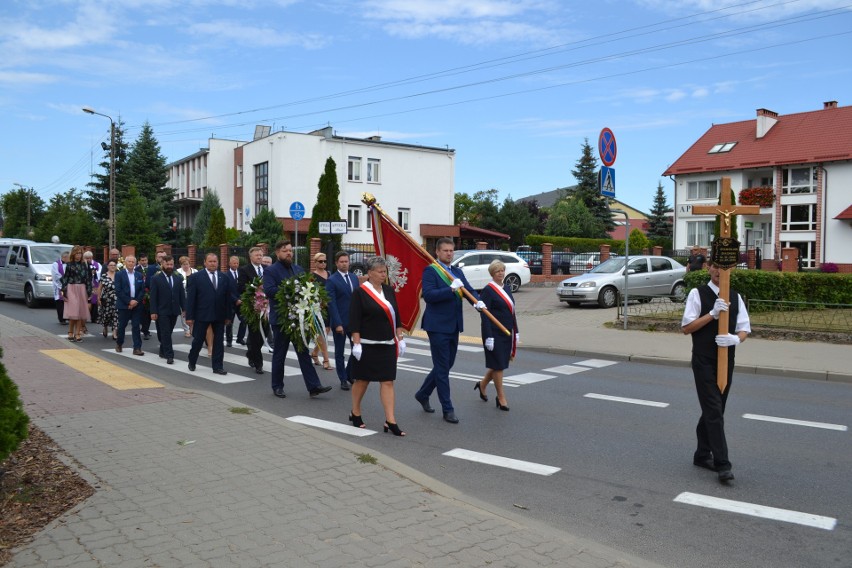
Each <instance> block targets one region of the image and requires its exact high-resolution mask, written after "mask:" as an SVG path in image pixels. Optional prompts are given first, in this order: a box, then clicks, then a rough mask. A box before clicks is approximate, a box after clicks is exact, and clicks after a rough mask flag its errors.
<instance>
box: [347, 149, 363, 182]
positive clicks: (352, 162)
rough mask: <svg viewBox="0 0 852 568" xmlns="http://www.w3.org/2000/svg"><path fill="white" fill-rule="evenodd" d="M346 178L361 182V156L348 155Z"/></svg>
mask: <svg viewBox="0 0 852 568" xmlns="http://www.w3.org/2000/svg"><path fill="white" fill-rule="evenodd" d="M346 179H347V180H349V181H351V182H353V183H361V158H360V157H359V156H349V162H348V165H347V169H346Z"/></svg>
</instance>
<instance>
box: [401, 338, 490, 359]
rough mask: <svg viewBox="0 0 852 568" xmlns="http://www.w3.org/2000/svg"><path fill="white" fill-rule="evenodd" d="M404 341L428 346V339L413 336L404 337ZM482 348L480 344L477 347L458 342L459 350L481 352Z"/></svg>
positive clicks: (426, 352)
mask: <svg viewBox="0 0 852 568" xmlns="http://www.w3.org/2000/svg"><path fill="white" fill-rule="evenodd" d="M405 342H406V343H407V344H409V345H425V346H427V347H428V346H429V341H427V340H423V339H415V338H414V337H406V338H405ZM482 349H483V347H482V346H481V345H480V346H479V347H476V346H473V345H465V344H463V343H460V344H459V348H458V350H459V351H467V352H468V353H482ZM424 354H425V355H431V354H432V352H431V351H428V350H426V351H425V352H424Z"/></svg>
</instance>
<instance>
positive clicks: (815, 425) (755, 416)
mask: <svg viewBox="0 0 852 568" xmlns="http://www.w3.org/2000/svg"><path fill="white" fill-rule="evenodd" d="M743 418H748V419H750V420H762V421H764V422H777V423H778V424H792V425H794V426H809V427H811V428H823V429H824V430H837V431H839V432H846V430H847V428H846V426H844V425H843V424H829V423H828V422H810V421H808V420H796V419H795V418H779V417H777V416H764V415H762V414H743Z"/></svg>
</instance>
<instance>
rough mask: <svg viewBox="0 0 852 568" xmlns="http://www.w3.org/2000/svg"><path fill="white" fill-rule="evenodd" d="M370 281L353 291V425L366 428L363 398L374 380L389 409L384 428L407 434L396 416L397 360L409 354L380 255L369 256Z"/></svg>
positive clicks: (350, 321)
mask: <svg viewBox="0 0 852 568" xmlns="http://www.w3.org/2000/svg"><path fill="white" fill-rule="evenodd" d="M366 266H367V281H366V282H364V283H363V284H362V285H361V286H359V287H357V288H355V291H354V292H352V302H351V304H350V306H349V329H350V330H351V331H352V343H353V345H352V356H353V357H354V358H355V361H354V362H353V363H352V378H353V379H354V380H355V384H354V385H352V413H351V414H350V415H349V420H350V421H351V422H352V425H353V426H356V427H358V428H363V427H364V421H363V420H362V419H361V399H363V398H364V393H366V392H367V387H368V386H370V383H371V382H378V383H379V384H380V386H381V390H380V391H379V396H380V397H381V400H382V407H384V410H385V424H384V431H385V432H387V431H388V430H390V431H391V432H392V433H393V435H394V436H405V432H403V431H402V430H400V429H399V426H398V425H397V423H396V418H395V417H394V390H393V382H394V380H396V360H397V358H398V357H399V356H401V355H402V354H403V353H405V341H404V340H403V335H402V332H403V328H402V325H401V324H400V321H399V307H398V306H397V303H396V294H395V293H394V290H393V288H392V287H390V286H388V285H387V284H385V282H386V281H387V278H388V266H387V263H386V262H385V259H383V258H382V257H380V256H374V257H371V258H368V259H367V262H366Z"/></svg>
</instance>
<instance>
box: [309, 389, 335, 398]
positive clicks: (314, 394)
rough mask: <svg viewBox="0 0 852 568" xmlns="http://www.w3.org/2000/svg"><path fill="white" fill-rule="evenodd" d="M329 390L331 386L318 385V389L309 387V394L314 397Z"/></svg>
mask: <svg viewBox="0 0 852 568" xmlns="http://www.w3.org/2000/svg"><path fill="white" fill-rule="evenodd" d="M330 390H331V387H320V388H318V389H311V390H310V395H311V398H314V397H315V396H319V395H321V394H322V393H324V392H328V391H330Z"/></svg>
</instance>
